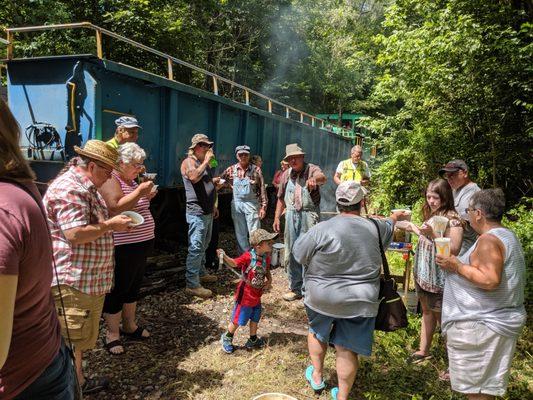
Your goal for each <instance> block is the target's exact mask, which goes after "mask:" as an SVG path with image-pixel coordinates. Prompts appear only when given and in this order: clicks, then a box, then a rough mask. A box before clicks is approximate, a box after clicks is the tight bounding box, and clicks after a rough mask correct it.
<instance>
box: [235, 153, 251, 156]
mask: <svg viewBox="0 0 533 400" xmlns="http://www.w3.org/2000/svg"><path fill="white" fill-rule="evenodd" d="M237 157H250V153H237Z"/></svg>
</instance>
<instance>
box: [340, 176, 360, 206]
mask: <svg viewBox="0 0 533 400" xmlns="http://www.w3.org/2000/svg"><path fill="white" fill-rule="evenodd" d="M365 194H367V190H366V189H365V188H364V187H363V186H361V184H360V183H359V182H356V181H345V182H341V184H340V185H339V186H338V187H337V190H336V191H335V200H336V201H337V204H340V205H342V206H351V205H354V204H357V203H359V202H360V201H361V200H363V197H365Z"/></svg>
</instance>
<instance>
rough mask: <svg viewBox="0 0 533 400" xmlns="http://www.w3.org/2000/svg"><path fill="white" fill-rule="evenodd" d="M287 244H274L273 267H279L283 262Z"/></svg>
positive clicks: (271, 260) (271, 261)
mask: <svg viewBox="0 0 533 400" xmlns="http://www.w3.org/2000/svg"><path fill="white" fill-rule="evenodd" d="M284 248H285V245H284V244H283V243H274V244H273V245H272V257H271V259H270V263H271V265H272V266H273V267H278V266H280V265H282V264H283V253H284V251H283V249H284Z"/></svg>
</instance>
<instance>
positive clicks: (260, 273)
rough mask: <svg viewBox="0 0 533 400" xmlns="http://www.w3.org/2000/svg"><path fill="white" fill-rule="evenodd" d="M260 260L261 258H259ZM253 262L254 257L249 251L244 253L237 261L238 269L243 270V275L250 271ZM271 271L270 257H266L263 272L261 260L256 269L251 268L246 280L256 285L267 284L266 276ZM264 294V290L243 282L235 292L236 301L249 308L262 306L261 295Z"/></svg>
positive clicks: (258, 261)
mask: <svg viewBox="0 0 533 400" xmlns="http://www.w3.org/2000/svg"><path fill="white" fill-rule="evenodd" d="M258 258H259V257H258ZM251 262H252V255H251V254H250V252H249V251H247V252H246V253H243V254H242V255H240V256H239V257H237V258H236V259H235V263H236V264H237V267H238V268H239V269H240V270H241V272H242V273H245V271H246V270H247V269H248V266H249V265H250V263H251ZM269 269H270V257H268V256H267V257H266V264H265V268H264V270H263V267H262V261H261V260H260V259H258V260H256V268H250V270H249V271H248V274H246V276H245V278H246V279H247V280H248V281H252V282H254V283H257V282H261V281H262V283H263V285H264V283H265V280H266V274H267V272H268V271H269ZM262 294H263V289H258V288H255V287H253V286H251V285H249V284H248V283H247V282H245V281H243V280H241V281H240V282H239V284H238V286H237V291H236V292H235V301H236V302H237V303H238V304H240V305H242V306H247V307H255V306H258V305H259V304H261V295H262Z"/></svg>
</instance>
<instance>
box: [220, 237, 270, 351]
mask: <svg viewBox="0 0 533 400" xmlns="http://www.w3.org/2000/svg"><path fill="white" fill-rule="evenodd" d="M277 236H278V234H277V233H268V232H267V231H265V230H264V229H256V230H255V231H253V232H252V233H250V245H251V246H252V247H251V248H250V250H248V251H247V252H245V253H243V254H242V255H241V256H239V257H237V258H235V259H233V258H231V257H228V256H227V255H226V254H225V253H224V251H223V250H222V249H218V250H217V254H218V256H219V257H220V255H221V254H222V255H223V258H224V262H225V263H226V264H228V265H229V266H230V267H232V268H238V269H240V270H241V281H240V282H239V284H238V285H237V291H236V292H235V307H234V308H233V314H232V317H231V321H230V323H229V324H228V330H227V332H225V333H223V334H222V337H221V338H220V341H221V343H222V349H223V350H224V351H225V352H226V353H228V354H230V353H233V351H234V350H235V348H234V347H233V335H234V334H235V332H236V331H237V329H238V328H239V326H246V324H247V323H248V321H250V338H249V339H248V341H247V342H246V344H245V346H246V348H247V349H250V350H251V349H254V348H259V347H262V346H264V344H265V341H264V340H263V339H262V338H259V337H257V325H258V323H259V319H260V318H261V295H262V294H263V290H264V289H266V288H269V287H270V286H271V284H272V275H271V274H270V257H269V256H268V254H269V253H270V252H271V251H272V244H273V240H274V239H275V238H276V237H277Z"/></svg>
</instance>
